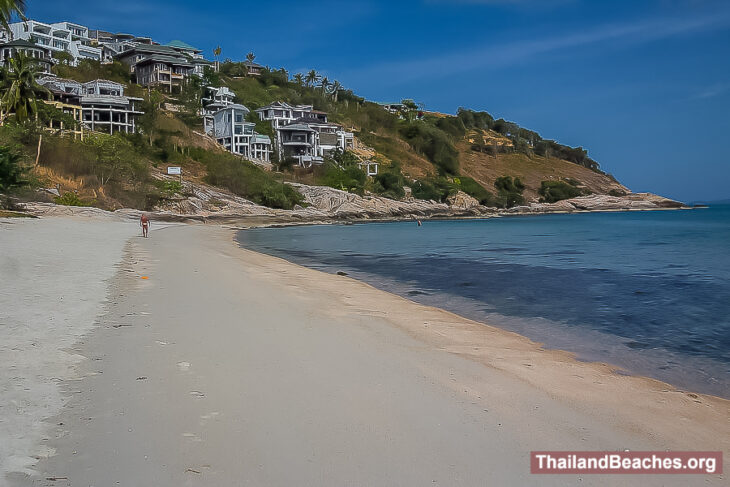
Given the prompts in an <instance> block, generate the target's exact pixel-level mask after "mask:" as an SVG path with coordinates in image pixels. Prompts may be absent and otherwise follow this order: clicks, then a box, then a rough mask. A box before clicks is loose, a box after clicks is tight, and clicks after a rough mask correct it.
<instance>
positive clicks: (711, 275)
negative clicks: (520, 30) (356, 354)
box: [238, 205, 730, 398]
mask: <svg viewBox="0 0 730 487" xmlns="http://www.w3.org/2000/svg"><path fill="white" fill-rule="evenodd" d="M238 241H239V243H240V245H242V246H243V247H245V248H248V249H251V250H256V251H259V252H263V253H266V254H271V255H275V256H278V257H282V258H284V259H287V260H289V261H291V262H295V263H298V264H301V265H304V266H307V267H311V268H314V269H319V270H323V271H325V272H337V271H343V272H346V273H348V274H349V275H350V276H351V277H354V278H357V279H361V280H363V281H366V282H368V283H370V284H372V285H374V286H376V287H378V288H380V289H383V290H386V291H389V292H393V293H396V294H399V295H402V296H405V297H408V298H409V299H412V300H414V301H417V302H419V303H423V304H428V305H432V306H438V307H441V308H444V309H447V310H449V311H453V312H456V313H458V314H460V315H462V316H465V317H468V318H471V319H475V320H478V321H483V322H487V323H489V324H492V325H495V326H498V327H501V328H504V329H507V330H510V331H514V332H517V333H520V334H522V335H525V336H527V337H529V338H531V339H533V340H536V341H539V342H542V343H544V344H545V346H546V347H548V348H556V349H562V350H567V351H570V352H573V353H575V354H576V356H577V357H578V358H579V359H580V360H588V361H599V362H606V363H610V364H612V365H615V366H616V367H618V368H619V370H620V372H621V373H626V374H636V375H644V376H649V377H654V378H657V379H660V380H663V381H666V382H669V383H670V384H673V385H674V386H676V387H678V388H681V389H686V390H692V391H696V392H703V393H708V394H714V395H718V396H722V397H726V398H728V397H730V205H727V206H726V205H723V206H713V207H710V208H705V209H695V210H681V211H645V212H619V213H582V214H565V215H539V216H519V217H518V216H515V217H504V218H491V219H482V220H437V221H424V222H423V226H421V227H418V226H417V224H416V222H415V221H413V222H396V223H365V224H354V225H352V224H350V225H315V226H294V227H284V228H258V229H250V230H243V231H241V232H239V234H238Z"/></svg>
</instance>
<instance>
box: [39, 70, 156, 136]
mask: <svg viewBox="0 0 730 487" xmlns="http://www.w3.org/2000/svg"><path fill="white" fill-rule="evenodd" d="M38 83H39V84H41V85H43V86H45V87H46V88H48V90H49V91H50V92H51V94H53V98H54V100H56V101H58V102H63V103H64V104H66V105H67V106H74V105H76V106H79V107H81V123H82V124H83V125H84V126H85V127H86V128H87V129H89V130H92V131H97V132H107V133H110V134H113V133H117V132H125V133H133V132H135V131H136V129H137V124H136V121H137V117H139V116H140V115H142V114H143V113H144V112H142V111H141V110H140V109H139V104H140V103H141V102H142V98H136V97H132V96H124V86H123V85H122V84H120V83H116V82H114V81H108V80H103V79H97V80H94V81H89V82H88V83H79V82H78V81H73V80H68V79H62V78H56V77H50V76H49V77H45V78H40V79H39V80H38Z"/></svg>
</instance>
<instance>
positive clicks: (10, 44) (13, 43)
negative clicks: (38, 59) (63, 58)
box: [2, 39, 48, 51]
mask: <svg viewBox="0 0 730 487" xmlns="http://www.w3.org/2000/svg"><path fill="white" fill-rule="evenodd" d="M2 46H3V47H24V48H36V49H41V50H43V51H48V48H47V47H44V46H39V45H38V44H34V43H32V42H30V41H26V40H25V39H15V40H14V41H9V42H5V43H3V44H2Z"/></svg>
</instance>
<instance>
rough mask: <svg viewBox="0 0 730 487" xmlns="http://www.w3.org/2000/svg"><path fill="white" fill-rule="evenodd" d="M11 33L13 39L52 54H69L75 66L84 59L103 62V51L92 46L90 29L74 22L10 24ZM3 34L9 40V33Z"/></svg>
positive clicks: (35, 21)
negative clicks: (46, 49) (44, 49)
mask: <svg viewBox="0 0 730 487" xmlns="http://www.w3.org/2000/svg"><path fill="white" fill-rule="evenodd" d="M10 33H11V34H12V38H13V39H22V40H26V41H29V42H32V43H35V44H37V45H39V46H42V47H46V48H48V49H50V50H51V52H67V53H68V54H70V55H71V57H72V58H73V60H72V64H73V65H74V66H75V65H77V64H78V63H79V61H81V60H82V59H91V60H94V61H101V49H99V48H98V47H94V46H93V45H92V42H91V39H90V38H89V29H88V27H85V26H83V25H80V24H75V23H73V22H56V23H53V24H46V23H44V22H38V21H37V20H28V21H25V22H14V23H12V24H10ZM3 34H4V35H5V36H6V38H7V36H8V33H7V32H4V33H3Z"/></svg>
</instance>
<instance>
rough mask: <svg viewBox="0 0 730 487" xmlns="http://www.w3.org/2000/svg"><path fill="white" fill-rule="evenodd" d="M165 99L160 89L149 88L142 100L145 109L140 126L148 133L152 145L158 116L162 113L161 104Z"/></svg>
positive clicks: (140, 118) (143, 109)
mask: <svg viewBox="0 0 730 487" xmlns="http://www.w3.org/2000/svg"><path fill="white" fill-rule="evenodd" d="M163 100H164V98H163V97H162V95H161V94H160V93H159V92H158V91H156V90H149V91H148V92H147V96H146V97H145V99H144V102H142V111H144V114H142V116H141V117H139V126H140V127H141V128H142V131H143V132H144V133H145V134H147V137H148V138H149V142H150V145H152V138H153V136H154V133H155V128H156V127H157V117H158V116H159V114H160V104H161V103H162V101H163Z"/></svg>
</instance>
